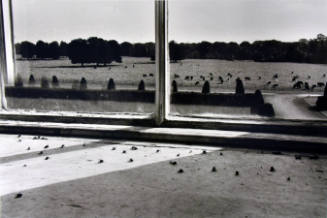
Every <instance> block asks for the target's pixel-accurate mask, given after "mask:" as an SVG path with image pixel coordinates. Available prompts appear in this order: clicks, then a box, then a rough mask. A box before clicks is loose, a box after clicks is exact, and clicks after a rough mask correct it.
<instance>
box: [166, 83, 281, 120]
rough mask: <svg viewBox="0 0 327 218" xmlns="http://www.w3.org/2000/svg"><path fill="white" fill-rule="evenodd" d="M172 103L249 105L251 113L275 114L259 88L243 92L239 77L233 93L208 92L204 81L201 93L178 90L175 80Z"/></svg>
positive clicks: (208, 84) (208, 87)
mask: <svg viewBox="0 0 327 218" xmlns="http://www.w3.org/2000/svg"><path fill="white" fill-rule="evenodd" d="M171 92H172V96H171V97H172V98H171V102H172V103H173V104H192V105H217V106H229V107H250V108H251V113H252V114H258V115H261V116H269V117H273V116H275V111H274V108H273V106H272V104H269V103H265V102H264V98H263V95H262V93H261V91H260V90H256V91H255V93H254V94H253V93H249V94H245V90H244V85H243V82H242V80H241V79H240V78H237V79H236V87H235V94H223V93H212V94H210V83H209V81H205V82H204V84H203V86H202V91H201V93H194V92H193V93H187V92H178V85H177V82H176V80H173V82H172V85H171Z"/></svg>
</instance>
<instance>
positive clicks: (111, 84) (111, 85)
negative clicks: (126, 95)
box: [107, 78, 116, 90]
mask: <svg viewBox="0 0 327 218" xmlns="http://www.w3.org/2000/svg"><path fill="white" fill-rule="evenodd" d="M107 89H108V90H115V89H116V84H115V81H114V79H113V78H110V79H109V82H108V86H107Z"/></svg>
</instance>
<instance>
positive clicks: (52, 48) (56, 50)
mask: <svg viewBox="0 0 327 218" xmlns="http://www.w3.org/2000/svg"><path fill="white" fill-rule="evenodd" d="M59 57H60V47H59V44H58V42H56V41H54V42H51V43H50V44H49V46H48V51H47V58H51V59H59Z"/></svg>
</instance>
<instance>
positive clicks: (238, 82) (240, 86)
mask: <svg viewBox="0 0 327 218" xmlns="http://www.w3.org/2000/svg"><path fill="white" fill-rule="evenodd" d="M235 94H236V95H244V85H243V82H242V80H241V79H240V78H239V77H238V78H237V79H236V89H235Z"/></svg>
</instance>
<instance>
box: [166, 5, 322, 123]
mask: <svg viewBox="0 0 327 218" xmlns="http://www.w3.org/2000/svg"><path fill="white" fill-rule="evenodd" d="M326 10H327V1H324V0H318V1H314V2H313V1H309V0H303V1H298V0H287V1H284V0H265V1H262V0H216V1H214V0H204V1H197V0H193V1H192V0H191V1H177V0H170V1H169V41H170V43H169V48H170V61H171V64H170V71H171V84H172V87H171V88H172V96H171V102H172V104H171V114H175V115H176V114H178V115H191V116H206V117H209V116H210V117H216V116H218V117H226V116H227V117H247V118H263V117H275V118H282V119H318V120H320V119H324V120H325V119H326V115H327V111H326V109H327V93H326V91H325V97H320V98H319V100H318V104H317V99H318V96H323V93H324V90H325V85H326V81H327V37H326V34H327V26H326V24H325V20H327V14H326Z"/></svg>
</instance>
